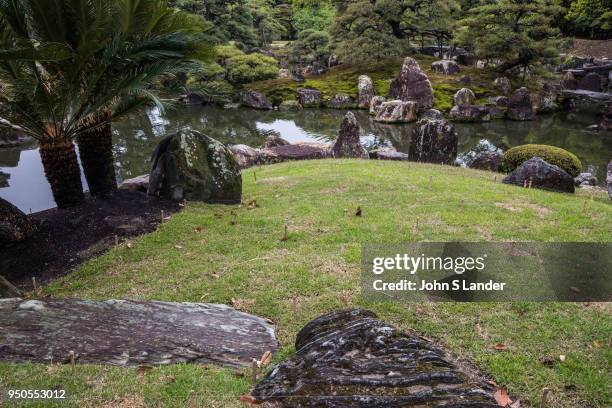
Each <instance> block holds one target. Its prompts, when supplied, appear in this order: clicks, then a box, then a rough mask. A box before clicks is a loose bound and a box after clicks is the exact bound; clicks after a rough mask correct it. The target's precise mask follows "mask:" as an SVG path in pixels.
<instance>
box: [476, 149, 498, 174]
mask: <svg viewBox="0 0 612 408" xmlns="http://www.w3.org/2000/svg"><path fill="white" fill-rule="evenodd" d="M503 159H504V154H503V153H502V152H501V151H484V152H481V153H479V154H478V155H477V156H476V157H475V158H474V160H472V162H471V163H470V166H469V167H470V168H471V169H477V170H487V171H495V172H498V171H499V170H500V169H501V166H502V162H503Z"/></svg>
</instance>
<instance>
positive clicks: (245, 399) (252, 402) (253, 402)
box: [240, 394, 261, 405]
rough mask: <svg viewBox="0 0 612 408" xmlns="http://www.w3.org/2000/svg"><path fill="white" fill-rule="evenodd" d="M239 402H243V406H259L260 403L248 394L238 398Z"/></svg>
mask: <svg viewBox="0 0 612 408" xmlns="http://www.w3.org/2000/svg"><path fill="white" fill-rule="evenodd" d="M240 401H242V402H244V403H245V404H249V405H259V404H261V401H259V400H257V399H256V398H255V397H254V396H252V395H249V394H244V395H241V396H240Z"/></svg>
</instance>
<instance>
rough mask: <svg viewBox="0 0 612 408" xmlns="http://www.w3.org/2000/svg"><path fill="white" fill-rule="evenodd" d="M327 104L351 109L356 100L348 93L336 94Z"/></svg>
mask: <svg viewBox="0 0 612 408" xmlns="http://www.w3.org/2000/svg"><path fill="white" fill-rule="evenodd" d="M325 106H326V107H328V108H331V109H350V108H353V107H355V102H354V101H353V98H351V97H350V96H348V95H347V94H336V95H334V96H333V97H332V98H330V99H329V100H328V101H326V102H325Z"/></svg>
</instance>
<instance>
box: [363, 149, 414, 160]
mask: <svg viewBox="0 0 612 408" xmlns="http://www.w3.org/2000/svg"><path fill="white" fill-rule="evenodd" d="M369 154H370V159H374V160H393V161H408V155H407V154H406V153H402V152H398V151H397V150H395V149H394V148H392V147H384V148H382V149H376V150H371V151H370V152H369Z"/></svg>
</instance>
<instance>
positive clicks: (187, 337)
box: [0, 299, 278, 367]
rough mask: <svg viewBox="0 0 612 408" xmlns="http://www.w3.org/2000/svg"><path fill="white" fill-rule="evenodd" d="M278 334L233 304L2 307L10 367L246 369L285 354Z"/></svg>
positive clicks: (16, 303) (0, 340)
mask: <svg viewBox="0 0 612 408" xmlns="http://www.w3.org/2000/svg"><path fill="white" fill-rule="evenodd" d="M136 329H137V330H136ZM274 331H275V330H274V326H272V325H271V324H269V323H268V322H267V321H266V320H264V319H262V318H260V317H257V316H253V315H249V314H246V313H242V312H239V311H237V310H235V309H232V308H231V307H229V306H226V305H215V304H206V303H169V302H144V301H135V300H107V301H104V302H99V301H90V300H78V299H40V300H34V299H31V300H22V299H7V300H4V301H2V302H0V344H2V348H0V360H1V361H5V362H19V363H21V362H38V363H47V364H48V363H51V362H52V363H69V362H70V361H71V359H72V358H74V362H75V363H77V364H108V365H115V366H124V367H137V366H142V365H166V364H177V363H193V364H215V365H221V366H225V367H246V366H250V365H251V362H252V360H253V359H256V360H259V359H260V358H261V356H262V355H263V354H264V353H265V352H266V351H271V352H275V351H276V350H277V349H278V342H277V340H276V337H275V333H274ZM24 338H27V339H28V340H27V341H23V339H24ZM72 356H73V357H72Z"/></svg>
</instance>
